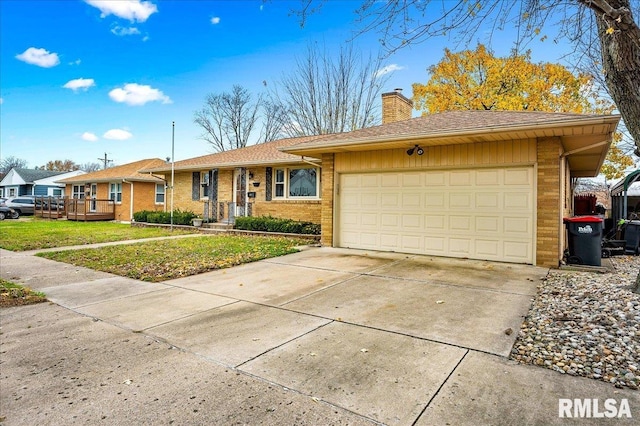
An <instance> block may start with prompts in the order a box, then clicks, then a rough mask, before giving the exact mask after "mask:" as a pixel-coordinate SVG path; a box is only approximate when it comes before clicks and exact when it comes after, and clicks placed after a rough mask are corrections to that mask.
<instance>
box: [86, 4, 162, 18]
mask: <svg viewBox="0 0 640 426" xmlns="http://www.w3.org/2000/svg"><path fill="white" fill-rule="evenodd" d="M84 1H85V2H86V3H87V4H88V5H90V6H93V7H97V8H98V9H100V12H102V13H101V14H100V17H102V18H105V17H107V16H109V15H115V16H117V17H118V18H122V19H128V20H129V21H131V22H144V21H146V20H147V19H149V16H151V15H153V14H154V13H156V12H157V11H158V7H157V6H156V5H155V4H153V3H151V2H150V1H140V0H84Z"/></svg>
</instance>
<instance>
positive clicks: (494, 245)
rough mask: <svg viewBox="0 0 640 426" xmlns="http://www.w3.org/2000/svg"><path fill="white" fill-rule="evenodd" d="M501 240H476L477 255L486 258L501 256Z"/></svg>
mask: <svg viewBox="0 0 640 426" xmlns="http://www.w3.org/2000/svg"><path fill="white" fill-rule="evenodd" d="M501 245H502V244H501V242H500V240H480V239H478V240H476V241H475V248H476V253H475V255H476V256H477V257H484V258H486V259H497V258H498V257H499V256H500V247H501Z"/></svg>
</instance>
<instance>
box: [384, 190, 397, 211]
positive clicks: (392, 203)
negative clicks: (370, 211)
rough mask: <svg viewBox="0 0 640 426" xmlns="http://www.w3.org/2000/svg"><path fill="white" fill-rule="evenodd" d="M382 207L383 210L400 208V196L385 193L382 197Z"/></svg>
mask: <svg viewBox="0 0 640 426" xmlns="http://www.w3.org/2000/svg"><path fill="white" fill-rule="evenodd" d="M380 205H381V207H383V208H396V209H399V208H400V195H399V194H398V193H389V192H386V193H383V194H382V195H381V196H380Z"/></svg>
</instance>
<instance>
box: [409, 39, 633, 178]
mask: <svg viewBox="0 0 640 426" xmlns="http://www.w3.org/2000/svg"><path fill="white" fill-rule="evenodd" d="M429 72H430V74H431V78H430V79H429V81H428V82H427V83H426V84H421V83H414V84H413V101H414V105H415V108H416V109H418V110H421V111H423V113H424V114H427V113H437V112H442V111H450V110H500V111H546V112H570V113H577V114H611V113H612V111H613V110H614V109H615V106H614V105H613V103H611V102H610V101H608V100H607V99H605V98H602V97H601V96H600V95H599V94H598V92H597V91H596V90H595V87H596V85H595V84H594V82H593V79H592V77H591V76H589V75H587V74H579V75H574V74H573V73H571V72H570V71H569V70H568V69H567V68H565V67H564V66H562V65H560V64H553V63H548V62H542V63H533V62H531V55H530V52H527V53H525V54H521V55H512V56H509V57H503V58H501V57H495V56H494V55H493V54H492V53H491V52H490V51H488V50H487V48H486V47H485V46H484V45H482V44H479V45H478V46H477V48H476V49H475V50H464V51H462V52H458V53H454V52H451V51H450V50H448V49H445V52H444V58H443V59H442V60H441V61H440V62H438V63H437V64H436V65H433V66H432V67H430V68H429ZM621 139H622V138H621V135H620V134H616V135H615V137H614V141H613V143H612V145H611V148H610V150H609V154H608V155H607V160H606V161H605V164H604V166H603V168H602V173H603V174H604V175H605V176H606V177H607V179H614V178H619V177H622V176H623V175H624V171H625V169H627V168H628V167H631V166H633V164H634V163H633V159H632V158H631V157H630V156H628V155H626V154H625V153H624V152H623V151H622V150H621V149H620V148H619V146H618V143H619V142H620V141H621Z"/></svg>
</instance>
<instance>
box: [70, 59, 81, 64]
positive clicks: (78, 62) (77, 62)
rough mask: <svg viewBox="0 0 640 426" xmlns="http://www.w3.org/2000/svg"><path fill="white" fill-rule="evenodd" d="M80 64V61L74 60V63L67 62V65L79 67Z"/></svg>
mask: <svg viewBox="0 0 640 426" xmlns="http://www.w3.org/2000/svg"><path fill="white" fill-rule="evenodd" d="M81 62H82V61H81V60H80V59H76V60H75V61H73V62H69V65H80V63H81Z"/></svg>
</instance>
